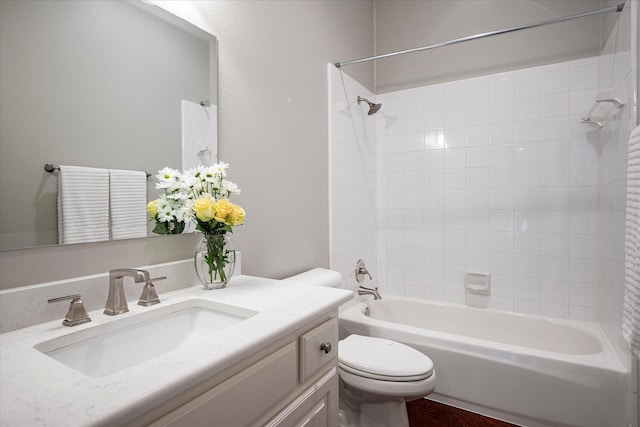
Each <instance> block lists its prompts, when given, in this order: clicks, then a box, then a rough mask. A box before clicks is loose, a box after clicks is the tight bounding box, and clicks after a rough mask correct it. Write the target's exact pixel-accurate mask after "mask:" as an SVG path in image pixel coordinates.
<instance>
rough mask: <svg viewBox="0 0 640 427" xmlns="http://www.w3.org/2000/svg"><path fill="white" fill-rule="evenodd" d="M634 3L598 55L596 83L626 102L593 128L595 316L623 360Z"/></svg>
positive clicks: (634, 63)
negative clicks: (596, 165) (597, 191)
mask: <svg viewBox="0 0 640 427" xmlns="http://www.w3.org/2000/svg"><path fill="white" fill-rule="evenodd" d="M637 7H638V2H637V1H633V2H627V4H626V6H625V9H624V10H623V11H622V13H621V15H620V17H619V18H618V22H617V24H616V26H615V27H614V29H613V31H612V32H611V34H610V36H609V38H608V40H607V42H606V43H605V46H604V48H603V51H602V54H601V55H600V61H599V87H600V89H602V90H604V89H608V88H611V87H613V86H615V85H616V84H618V83H621V88H622V91H621V96H622V100H623V101H625V102H626V105H625V107H624V108H623V109H621V110H619V111H618V112H617V114H618V117H617V118H615V119H614V120H611V121H610V122H609V123H608V124H607V126H605V127H604V128H602V129H601V130H600V131H596V132H597V133H598V134H597V136H598V137H599V139H597V140H598V141H599V144H600V147H601V156H600V157H601V164H602V174H601V185H602V186H601V188H602V196H601V212H602V215H601V217H600V221H601V222H600V230H601V236H602V239H601V246H600V254H601V260H600V265H601V266H602V268H601V269H600V278H599V283H600V287H599V291H600V293H599V298H598V300H599V320H600V324H601V325H602V327H603V328H604V330H605V332H606V333H607V335H608V336H609V339H610V340H611V342H612V343H613V344H614V346H615V347H616V350H617V351H618V353H619V354H620V356H621V360H623V361H624V362H625V363H627V362H628V361H629V357H628V350H627V349H626V348H624V346H623V344H622V339H621V336H622V320H621V319H622V315H621V312H622V305H623V298H624V241H625V236H624V234H625V207H626V185H627V175H626V173H627V152H628V146H627V145H628V139H629V135H630V134H631V131H632V129H633V128H634V124H635V117H636V115H635V109H634V108H633V107H634V99H635V96H634V93H635V90H636V87H635V86H636V81H637V80H636V74H637V72H638V70H637V68H638V60H637V58H636V45H635V42H636V40H637V36H636V34H637V20H636V19H635V17H636V16H637V10H636V9H637ZM636 102H637V101H636ZM593 136H595V135H593ZM587 137H588V138H591V135H589V134H587Z"/></svg>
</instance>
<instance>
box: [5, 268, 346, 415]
mask: <svg viewBox="0 0 640 427" xmlns="http://www.w3.org/2000/svg"><path fill="white" fill-rule="evenodd" d="M352 297H353V293H352V292H351V291H347V290H342V289H333V288H324V287H316V286H305V285H301V284H296V283H295V282H288V283H287V282H282V281H279V280H270V279H263V278H257V277H251V276H237V277H234V278H232V279H231V281H230V282H229V284H228V286H227V288H225V289H221V290H214V291H207V290H204V289H203V288H202V287H201V286H196V287H191V288H186V289H181V290H177V291H173V292H169V293H165V294H161V295H160V300H161V303H160V304H157V305H155V306H151V307H141V306H138V305H137V304H136V302H135V301H129V310H130V311H129V312H128V313H124V314H121V315H118V316H107V315H104V314H103V313H102V310H96V311H92V312H90V313H89V315H90V317H91V319H92V322H89V323H86V324H83V325H79V326H75V327H72V328H70V327H66V326H62V324H61V321H62V319H59V320H57V321H53V322H48V323H42V324H40V325H35V326H32V327H28V328H24V329H19V330H16V331H12V332H8V333H5V334H2V335H0V379H1V386H0V425H2V426H3V427H10V426H27V425H28V426H86V425H105V426H106V425H110V426H113V425H121V424H123V423H126V422H128V421H130V420H132V419H133V418H135V417H136V416H139V415H141V414H143V413H145V412H147V411H148V410H150V409H152V408H154V407H156V406H158V405H159V404H161V403H162V402H164V401H166V400H168V399H170V398H172V397H175V396H177V395H178V394H180V393H181V392H182V391H184V390H186V389H188V388H189V387H191V386H192V385H195V384H196V383H198V382H200V381H202V380H203V379H204V378H206V377H208V376H211V375H214V374H216V373H219V372H221V371H223V370H224V369H226V368H228V367H230V366H232V365H233V364H235V363H236V362H238V361H240V360H242V359H244V358H246V357H248V356H250V355H251V354H253V353H254V352H255V351H257V350H258V349H261V348H263V347H264V346H266V345H268V344H270V343H272V342H274V341H275V340H278V339H280V338H283V337H285V336H286V335H288V334H290V333H292V332H294V331H295V330H296V329H298V328H299V327H300V326H301V325H303V324H304V323H307V322H310V321H312V320H313V319H315V318H317V317H318V316H320V315H322V314H325V313H328V312H330V311H331V310H335V309H336V308H337V307H338V306H339V305H340V304H342V303H344V302H347V301H349V300H350V299H351V298H352ZM194 298H199V299H206V300H210V301H215V302H219V303H223V304H229V305H234V306H239V307H242V308H246V309H249V310H255V311H257V312H258V314H256V315H254V316H253V317H250V318H248V319H246V320H244V321H242V322H240V323H237V324H235V325H232V326H230V327H228V328H227V329H223V330H221V331H218V332H215V335H212V339H211V340H210V341H207V342H206V343H204V344H203V343H200V344H199V345H182V346H180V347H178V348H177V349H175V350H172V351H170V352H168V353H166V354H164V355H162V356H159V357H156V358H154V359H151V360H149V361H147V362H144V363H140V364H138V365H135V366H132V367H130V368H127V369H125V370H123V371H120V372H116V373H114V374H111V375H107V376H104V377H101V378H90V377H88V376H86V375H84V374H81V373H80V372H77V371H75V370H73V369H72V368H69V367H67V366H66V365H63V364H62V363H60V362H58V361H56V360H54V359H52V358H51V357H49V356H47V355H45V354H43V353H41V352H40V351H38V350H36V349H34V346H35V345H37V344H38V343H41V342H43V341H47V340H51V339H53V338H57V337H61V336H66V335H69V334H74V333H76V332H78V331H83V330H85V329H90V328H94V327H95V326H98V325H102V324H107V323H109V322H114V321H117V320H119V319H124V318H126V317H130V316H135V315H136V314H138V313H143V312H147V311H149V310H154V309H158V308H161V307H163V306H167V305H168V304H173V303H178V302H180V301H186V300H190V299H194ZM158 339H162V337H158Z"/></svg>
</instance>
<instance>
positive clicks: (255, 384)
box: [152, 343, 296, 427]
mask: <svg viewBox="0 0 640 427" xmlns="http://www.w3.org/2000/svg"><path fill="white" fill-rule="evenodd" d="M295 387H296V349H295V345H294V344H293V343H289V344H287V345H286V346H284V347H283V348H281V349H280V350H278V351H276V352H275V353H273V354H271V355H269V356H267V357H265V358H264V359H262V360H260V361H259V362H257V363H256V364H255V365H253V366H251V367H249V368H247V369H245V370H244V371H242V372H240V373H238V374H236V375H234V376H233V377H231V378H229V379H228V380H226V381H224V382H223V383H222V384H220V385H218V386H216V387H214V388H212V389H211V390H209V391H207V392H206V393H204V394H202V395H200V396H199V397H197V398H195V399H193V400H192V401H191V402H189V403H187V404H185V405H183V406H181V407H180V408H178V409H176V410H174V411H172V412H170V413H169V414H167V415H165V416H164V417H162V418H161V419H159V420H157V421H156V422H154V423H153V424H152V426H153V427H159V426H173V427H184V426H189V427H200V426H203V427H205V426H206V427H230V426H234V427H241V426H248V425H251V424H252V423H254V422H255V420H256V419H258V418H259V417H260V415H262V414H264V413H265V412H267V411H268V410H269V409H270V408H273V407H274V406H276V405H278V404H279V403H280V402H281V401H282V400H283V399H284V398H285V397H286V396H287V395H288V394H290V393H291V392H292V391H293V390H294V389H295Z"/></svg>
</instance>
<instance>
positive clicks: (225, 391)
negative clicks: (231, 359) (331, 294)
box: [130, 311, 338, 427]
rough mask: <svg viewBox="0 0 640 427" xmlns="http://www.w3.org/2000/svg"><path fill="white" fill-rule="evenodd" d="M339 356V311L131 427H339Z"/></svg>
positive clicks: (215, 376) (137, 421) (192, 389)
mask: <svg viewBox="0 0 640 427" xmlns="http://www.w3.org/2000/svg"><path fill="white" fill-rule="evenodd" d="M337 352H338V320H337V311H334V312H331V313H330V314H326V315H324V316H321V317H320V318H317V319H315V320H314V321H311V322H309V323H308V324H306V325H304V326H302V327H300V328H298V329H297V330H296V331H295V332H294V333H292V334H289V335H287V336H286V337H284V338H282V339H280V340H278V341H277V342H274V343H270V344H269V345H268V346H267V347H266V348H264V349H261V350H259V351H257V352H256V353H254V354H253V355H252V356H250V357H248V358H246V359H245V360H243V361H240V362H238V363H237V364H235V365H233V366H231V367H230V368H228V369H226V370H224V371H222V372H221V373H219V374H216V375H214V376H213V377H211V378H209V379H206V380H204V381H203V382H201V383H200V384H197V385H194V387H193V388H191V389H188V390H185V391H184V392H182V393H180V394H179V396H177V397H175V398H173V399H172V400H170V401H168V402H166V403H165V404H163V405H161V406H160V407H158V408H155V409H154V410H152V411H150V412H148V413H146V414H144V415H143V416H141V417H139V418H137V419H136V420H134V421H133V422H132V423H130V425H131V426H140V425H152V426H176V427H177V426H180V427H183V426H189V427H199V426H207V427H243V426H263V425H266V426H272V427H276V426H277V427H289V426H307V427H335V426H336V425H337V416H338V371H337V364H338V358H337Z"/></svg>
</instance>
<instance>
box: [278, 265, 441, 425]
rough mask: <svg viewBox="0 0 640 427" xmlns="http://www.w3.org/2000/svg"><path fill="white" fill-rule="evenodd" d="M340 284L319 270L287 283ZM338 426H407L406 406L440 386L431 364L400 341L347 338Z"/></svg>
mask: <svg viewBox="0 0 640 427" xmlns="http://www.w3.org/2000/svg"><path fill="white" fill-rule="evenodd" d="M284 280H287V281H296V282H298V283H304V284H310V285H318V286H333V287H335V286H339V285H340V283H342V276H340V274H339V273H337V272H335V271H331V270H325V269H321V268H316V269H313V270H310V271H308V272H305V273H302V274H299V275H297V276H293V277H290V278H288V279H284ZM338 366H339V373H340V410H341V412H342V413H341V416H340V427H356V426H359V427H409V420H408V418H407V407H406V402H410V401H412V400H416V399H420V398H423V397H425V396H427V395H429V394H430V393H431V392H433V390H434V389H435V387H436V373H435V371H434V369H433V362H432V361H431V359H429V358H428V357H427V356H425V355H424V354H422V353H420V352H419V351H418V350H416V349H414V348H411V347H409V346H407V345H404V344H402V343H399V342H395V341H391V340H387V339H383V338H375V337H368V336H362V335H349V336H348V337H346V338H345V339H343V340H341V341H340V342H339V343H338Z"/></svg>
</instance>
